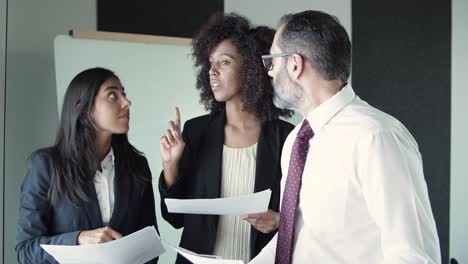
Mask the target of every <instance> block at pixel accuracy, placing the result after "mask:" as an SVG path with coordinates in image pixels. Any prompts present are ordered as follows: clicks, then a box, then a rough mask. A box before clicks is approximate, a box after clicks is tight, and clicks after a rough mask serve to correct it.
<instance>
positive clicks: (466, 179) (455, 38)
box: [450, 0, 468, 264]
mask: <svg viewBox="0 0 468 264" xmlns="http://www.w3.org/2000/svg"><path fill="white" fill-rule="evenodd" d="M467 11H468V0H452V128H451V133H452V134H451V168H450V169H451V173H450V174H451V179H450V180H451V183H450V185H451V186H450V196H451V197H450V256H451V257H453V258H456V259H457V260H458V261H459V262H460V263H463V264H465V263H468V251H467V250H466V249H467V242H468V228H467V227H468V198H467V187H468V159H467V157H468V155H467V149H468V118H467V115H468V85H467V82H466V76H467V73H468V50H467V47H468V31H467V29H466V26H467V25H468V16H467V15H466V12H467Z"/></svg>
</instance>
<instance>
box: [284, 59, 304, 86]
mask: <svg viewBox="0 0 468 264" xmlns="http://www.w3.org/2000/svg"><path fill="white" fill-rule="evenodd" d="M290 61H291V63H290V65H289V67H288V68H289V73H290V76H291V78H292V79H293V80H297V79H299V78H300V77H301V75H302V73H303V72H304V59H303V58H302V57H301V55H299V54H297V53H294V54H293V55H291V60H290Z"/></svg>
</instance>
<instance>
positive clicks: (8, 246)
mask: <svg viewBox="0 0 468 264" xmlns="http://www.w3.org/2000/svg"><path fill="white" fill-rule="evenodd" d="M3 2H5V0H2V2H1V3H3ZM1 10H5V9H4V8H1ZM6 11H7V17H8V21H7V22H8V23H7V24H8V27H7V47H8V48H7V65H6V68H7V75H6V121H5V127H6V130H5V175H4V176H5V188H4V189H5V193H4V195H5V196H4V206H5V208H4V209H5V210H4V227H5V229H4V247H3V248H4V256H3V260H4V263H9V264H10V263H16V254H15V252H14V246H15V228H16V222H17V211H18V192H19V189H20V184H21V182H22V180H23V177H24V174H25V172H26V166H27V158H28V155H29V154H30V153H31V151H33V150H34V149H36V148H39V147H42V146H46V145H49V144H52V143H53V141H54V137H55V131H56V128H57V117H58V114H57V106H56V105H57V98H56V89H55V74H54V72H55V71H54V53H53V40H54V37H55V36H56V35H58V34H64V33H66V32H68V30H69V29H72V28H81V29H94V30H95V29H96V1H95V0H80V1H74V0H41V1H28V0H15V1H8V9H7V10H6ZM0 17H1V18H2V19H3V18H4V17H5V16H3V15H2V16H0Z"/></svg>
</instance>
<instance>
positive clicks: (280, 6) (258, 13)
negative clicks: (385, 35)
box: [224, 0, 351, 35]
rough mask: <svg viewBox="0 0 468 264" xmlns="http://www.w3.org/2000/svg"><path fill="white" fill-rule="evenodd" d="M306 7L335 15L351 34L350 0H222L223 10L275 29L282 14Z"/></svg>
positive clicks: (305, 8)
mask: <svg viewBox="0 0 468 264" xmlns="http://www.w3.org/2000/svg"><path fill="white" fill-rule="evenodd" d="M307 9H316V10H322V11H324V12H327V13H329V14H332V15H334V16H336V17H337V18H338V19H339V20H340V22H341V23H342V24H343V26H344V27H345V28H346V30H347V31H348V34H349V35H351V0H329V1H327V0H318V1H310V0H291V1H281V0H271V1H268V0H256V1H249V0H224V11H225V12H237V13H239V14H242V15H245V16H247V17H248V18H249V19H250V20H251V21H252V22H253V23H256V24H263V25H268V26H270V27H273V28H275V29H276V28H277V26H278V22H279V20H280V18H281V17H282V16H283V15H285V14H288V13H294V12H299V11H303V10H307Z"/></svg>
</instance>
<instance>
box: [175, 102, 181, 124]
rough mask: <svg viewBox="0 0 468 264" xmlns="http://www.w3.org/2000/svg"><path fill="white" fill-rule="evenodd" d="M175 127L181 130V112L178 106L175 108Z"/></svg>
mask: <svg viewBox="0 0 468 264" xmlns="http://www.w3.org/2000/svg"><path fill="white" fill-rule="evenodd" d="M175 116H176V117H175V125H176V127H177V128H180V111H179V107H177V106H176V108H175Z"/></svg>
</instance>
